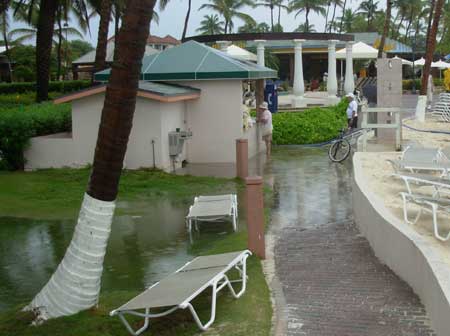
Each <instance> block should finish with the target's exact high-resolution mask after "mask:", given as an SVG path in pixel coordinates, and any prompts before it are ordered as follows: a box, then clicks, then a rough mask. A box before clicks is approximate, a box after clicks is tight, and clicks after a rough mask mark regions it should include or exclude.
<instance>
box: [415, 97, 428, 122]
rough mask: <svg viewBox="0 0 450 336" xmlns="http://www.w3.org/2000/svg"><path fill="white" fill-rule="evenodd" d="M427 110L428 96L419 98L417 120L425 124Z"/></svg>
mask: <svg viewBox="0 0 450 336" xmlns="http://www.w3.org/2000/svg"><path fill="white" fill-rule="evenodd" d="M426 110H427V96H419V97H418V100H417V106H416V119H417V120H418V121H420V122H425V112H426Z"/></svg>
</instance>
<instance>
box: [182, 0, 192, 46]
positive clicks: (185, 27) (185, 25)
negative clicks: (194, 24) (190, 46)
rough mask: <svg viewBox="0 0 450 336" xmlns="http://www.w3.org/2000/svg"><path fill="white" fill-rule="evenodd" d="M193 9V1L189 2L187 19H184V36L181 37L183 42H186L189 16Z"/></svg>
mask: <svg viewBox="0 0 450 336" xmlns="http://www.w3.org/2000/svg"><path fill="white" fill-rule="evenodd" d="M191 7H192V0H189V1H188V10H187V13H186V17H185V19H184V28H183V35H182V36H181V40H182V41H184V39H185V38H186V33H187V28H188V24H189V16H190V15H191Z"/></svg>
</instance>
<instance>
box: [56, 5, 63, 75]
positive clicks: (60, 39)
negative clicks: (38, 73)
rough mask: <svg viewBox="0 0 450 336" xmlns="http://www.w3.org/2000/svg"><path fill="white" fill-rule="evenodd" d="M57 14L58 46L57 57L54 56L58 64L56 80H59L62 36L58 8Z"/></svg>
mask: <svg viewBox="0 0 450 336" xmlns="http://www.w3.org/2000/svg"><path fill="white" fill-rule="evenodd" d="M57 13H58V18H57V21H58V29H59V31H58V46H57V51H56V52H57V55H56V59H57V63H58V68H57V70H56V80H59V79H60V77H61V63H62V62H61V58H62V57H61V56H62V55H61V46H62V40H63V36H62V34H63V33H62V24H61V7H58V10H57Z"/></svg>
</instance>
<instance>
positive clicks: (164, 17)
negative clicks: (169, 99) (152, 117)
mask: <svg viewBox="0 0 450 336" xmlns="http://www.w3.org/2000/svg"><path fill="white" fill-rule="evenodd" d="M347 1H348V5H347V6H349V7H350V8H352V9H356V8H357V7H358V5H359V3H360V2H361V1H359V0H347ZM206 2H207V0H192V11H191V17H190V21H189V27H188V34H187V35H188V36H191V35H197V33H196V32H195V30H196V29H197V28H198V27H199V25H200V21H201V20H202V18H203V16H204V15H206V14H211V13H212V12H211V11H209V10H205V9H204V10H201V11H199V10H198V8H199V7H200V6H201V5H202V4H203V3H206ZM380 7H384V1H380ZM186 10H187V1H186V0H171V1H170V3H169V5H168V6H167V8H166V9H165V10H164V11H163V12H159V9H158V12H159V16H160V22H159V24H158V25H155V24H152V25H151V30H150V31H151V34H153V35H158V36H165V35H167V34H170V35H172V36H174V37H176V38H180V37H181V33H182V30H183V24H184V18H185V15H186ZM243 11H244V12H246V13H248V14H251V15H252V17H253V18H254V19H255V20H256V21H257V22H266V23H270V11H269V9H266V8H264V7H259V8H254V9H253V8H246V9H244V10H243ZM340 15H341V13H340V12H338V13H337V15H336V16H340ZM275 17H276V16H275ZM330 17H331V14H330ZM304 20H305V18H304V15H303V14H300V15H299V16H298V17H297V18H295V14H294V13H291V14H287V13H286V11H282V14H281V22H282V23H281V24H282V26H283V27H284V30H285V31H293V30H294V29H295V28H296V27H297V26H298V25H299V24H300V23H302V22H304ZM11 21H12V20H11ZM98 22H99V19H98V16H95V17H93V18H92V20H91V22H90V25H91V32H90V34H89V33H86V34H85V36H84V40H86V41H88V42H90V43H91V44H92V45H94V46H95V44H96V41H97V31H98ZM310 23H312V24H314V26H315V29H316V30H317V31H319V32H322V31H323V27H324V24H325V19H324V18H323V17H319V16H317V15H316V14H314V13H312V14H310ZM240 25H242V22H240V21H239V20H238V19H236V22H235V29H237V27H239V26H240ZM23 26H24V24H20V23H15V22H11V27H10V29H14V28H17V27H23ZM113 33H114V24H113V23H111V25H110V34H109V35H110V36H111V35H112V34H113Z"/></svg>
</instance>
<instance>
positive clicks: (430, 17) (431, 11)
mask: <svg viewBox="0 0 450 336" xmlns="http://www.w3.org/2000/svg"><path fill="white" fill-rule="evenodd" d="M435 5H436V0H431V3H430V14H429V16H428V26H427V40H426V42H425V43H426V44H425V45H428V40H429V38H430V30H431V23H432V22H433V13H434V7H435Z"/></svg>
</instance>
